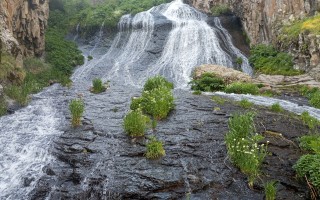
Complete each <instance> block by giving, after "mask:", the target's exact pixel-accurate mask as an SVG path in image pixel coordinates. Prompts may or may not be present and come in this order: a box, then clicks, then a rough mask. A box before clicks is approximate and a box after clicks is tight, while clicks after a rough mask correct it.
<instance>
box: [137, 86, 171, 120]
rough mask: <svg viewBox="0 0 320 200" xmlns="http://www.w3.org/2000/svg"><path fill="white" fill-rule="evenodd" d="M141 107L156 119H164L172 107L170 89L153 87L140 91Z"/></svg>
mask: <svg viewBox="0 0 320 200" xmlns="http://www.w3.org/2000/svg"><path fill="white" fill-rule="evenodd" d="M142 99H143V101H142V109H143V111H144V112H145V113H147V114H150V115H151V116H153V117H154V118H155V119H157V120H161V119H164V118H166V117H167V116H168V114H169V112H170V111H171V110H172V109H173V108H174V102H173V101H174V98H173V94H172V91H171V89H169V88H167V87H160V88H155V89H153V90H151V91H148V90H147V91H144V92H143V93H142Z"/></svg>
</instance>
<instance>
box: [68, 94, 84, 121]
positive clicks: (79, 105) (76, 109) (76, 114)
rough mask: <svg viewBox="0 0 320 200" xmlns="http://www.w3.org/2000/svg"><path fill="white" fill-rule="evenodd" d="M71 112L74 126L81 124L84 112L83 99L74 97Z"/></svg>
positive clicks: (70, 106)
mask: <svg viewBox="0 0 320 200" xmlns="http://www.w3.org/2000/svg"><path fill="white" fill-rule="evenodd" d="M69 110H70V112H71V124H72V126H73V127H76V126H79V125H80V122H81V117H82V115H83V112H84V103H83V100H82V99H73V100H72V101H71V102H70V104H69Z"/></svg>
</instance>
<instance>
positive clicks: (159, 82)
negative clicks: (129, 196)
mask: <svg viewBox="0 0 320 200" xmlns="http://www.w3.org/2000/svg"><path fill="white" fill-rule="evenodd" d="M158 88H168V89H173V84H172V83H170V82H169V81H167V80H166V79H165V78H164V77H162V76H155V77H152V78H149V79H148V80H147V81H146V83H145V84H144V87H143V90H144V91H151V90H153V89H158Z"/></svg>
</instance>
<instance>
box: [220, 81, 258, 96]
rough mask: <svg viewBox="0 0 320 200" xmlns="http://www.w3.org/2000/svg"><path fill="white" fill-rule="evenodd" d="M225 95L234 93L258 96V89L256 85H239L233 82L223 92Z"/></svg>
mask: <svg viewBox="0 0 320 200" xmlns="http://www.w3.org/2000/svg"><path fill="white" fill-rule="evenodd" d="M224 91H225V92H226V93H235V94H253V95H255V94H259V88H258V86H257V85H256V84H253V83H241V82H235V83H231V84H230V85H228V86H227V87H226V88H225V90H224Z"/></svg>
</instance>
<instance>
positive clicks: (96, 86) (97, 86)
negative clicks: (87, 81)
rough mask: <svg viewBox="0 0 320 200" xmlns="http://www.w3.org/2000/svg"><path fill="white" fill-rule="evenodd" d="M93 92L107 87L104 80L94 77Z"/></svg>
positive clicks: (98, 91) (101, 90)
mask: <svg viewBox="0 0 320 200" xmlns="http://www.w3.org/2000/svg"><path fill="white" fill-rule="evenodd" d="M92 85H93V87H92V93H95V94H98V93H101V92H104V91H105V90H106V88H105V87H104V85H103V83H102V80H101V79H99V78H96V79H93V81H92Z"/></svg>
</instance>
